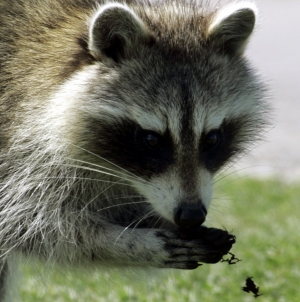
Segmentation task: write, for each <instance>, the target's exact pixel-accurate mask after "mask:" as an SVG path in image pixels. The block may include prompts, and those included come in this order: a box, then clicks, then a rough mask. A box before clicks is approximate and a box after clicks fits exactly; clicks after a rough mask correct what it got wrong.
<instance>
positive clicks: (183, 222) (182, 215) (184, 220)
mask: <svg viewBox="0 0 300 302" xmlns="http://www.w3.org/2000/svg"><path fill="white" fill-rule="evenodd" d="M206 214H207V210H206V209H205V207H204V206H200V207H197V208H193V207H190V206H188V205H184V206H181V207H179V208H178V210H177V212H176V214H175V223H176V224H177V225H178V226H180V227H182V228H189V227H192V226H196V225H201V224H202V223H203V222H204V221H205V218H206Z"/></svg>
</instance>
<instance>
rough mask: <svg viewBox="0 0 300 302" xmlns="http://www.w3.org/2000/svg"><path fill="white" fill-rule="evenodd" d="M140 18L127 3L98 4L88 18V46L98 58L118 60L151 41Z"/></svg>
mask: <svg viewBox="0 0 300 302" xmlns="http://www.w3.org/2000/svg"><path fill="white" fill-rule="evenodd" d="M153 41H154V38H153V36H152V35H151V34H150V32H149V30H148V28H147V27H146V25H145V24H144V23H143V22H142V20H141V19H140V18H139V17H138V16H137V15H136V14H135V13H134V12H133V11H132V10H131V9H130V8H128V7H127V6H125V5H123V4H119V3H110V4H106V5H103V6H101V7H100V9H99V10H98V11H97V12H96V13H95V15H94V17H93V18H92V20H91V23H90V28H89V43H88V47H89V50H90V52H91V54H92V55H93V56H94V57H95V58H96V59H97V60H105V59H106V58H109V59H112V60H114V61H115V62H120V61H122V60H123V59H126V58H128V57H130V55H131V54H132V53H133V51H134V50H135V49H137V48H138V47H139V45H141V44H142V43H144V44H147V43H149V44H150V43H153Z"/></svg>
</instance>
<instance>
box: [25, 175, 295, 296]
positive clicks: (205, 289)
mask: <svg viewBox="0 0 300 302" xmlns="http://www.w3.org/2000/svg"><path fill="white" fill-rule="evenodd" d="M218 185H219V188H218V189H217V192H216V194H215V198H214V199H213V203H212V207H211V209H210V214H209V219H208V225H209V226H214V227H226V229H227V230H229V231H230V232H232V233H233V234H235V235H236V237H237V243H236V244H235V246H234V248H233V249H232V252H233V253H234V254H235V256H236V257H238V258H240V259H242V261H241V262H238V263H237V264H235V265H228V264H227V263H226V262H224V263H218V264H214V265H203V266H202V267H200V268H198V269H197V270H195V271H167V272H163V273H160V272H158V271H156V270H153V271H150V273H149V274H148V273H147V272H146V273H141V275H143V277H142V278H140V275H139V274H138V273H136V274H135V275H131V274H130V273H127V272H126V273H125V272H123V271H119V272H105V273H104V271H105V270H103V269H102V271H101V269H100V268H99V269H97V268H95V269H90V270H89V271H82V270H78V269H72V270H66V269H64V268H58V267H55V268H54V269H52V270H50V271H47V269H45V266H46V264H41V263H33V262H28V263H27V264H24V265H23V267H22V271H23V279H22V289H21V296H22V299H23V301H30V302H34V301H45V302H47V301H51V302H52V301H64V302H65V301H78V302H80V301H88V302H93V301H100V302H101V301H102V302H106V301H109V302H111V301H112V302H119V301H122V302H135V301H136V302H152V301H153V302H154V301H155V302H171V301H174V302H177V301H180V302H185V301H187V302H193V301H205V302H210V301H214V302H215V301H222V302H224V301H225V302H226V301H234V302H236V301H237V302H240V301H246V302H247V301H254V298H253V296H252V295H251V294H249V293H245V292H243V291H242V290H241V287H242V286H243V285H244V283H245V279H246V277H248V276H251V277H254V281H255V283H256V284H257V285H258V286H259V287H260V292H261V293H263V296H261V297H259V298H258V300H257V301H264V302H265V301H272V302H273V301H280V302H284V301H287V302H290V301H292V302H293V301H300V289H299V284H300V185H297V184H293V185H292V184H290V185H288V184H284V183H281V182H279V181H275V180H251V179H244V180H242V179H241V180H236V181H232V182H229V183H223V184H221V183H217V186H218ZM45 270H46V271H47V272H45ZM139 279H142V280H144V281H140V280H139Z"/></svg>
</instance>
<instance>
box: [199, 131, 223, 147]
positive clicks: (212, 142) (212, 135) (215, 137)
mask: <svg viewBox="0 0 300 302" xmlns="http://www.w3.org/2000/svg"><path fill="white" fill-rule="evenodd" d="M220 140H221V133H220V131H219V130H212V131H210V132H208V134H207V135H206V136H205V138H204V142H203V144H204V148H205V149H212V148H214V147H216V146H217V145H218V144H219V142H220Z"/></svg>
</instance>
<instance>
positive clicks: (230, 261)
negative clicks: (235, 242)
mask: <svg viewBox="0 0 300 302" xmlns="http://www.w3.org/2000/svg"><path fill="white" fill-rule="evenodd" d="M228 254H229V255H230V256H231V257H230V258H228V259H224V258H222V259H221V261H220V262H228V264H229V265H232V264H236V263H238V262H240V261H242V260H241V259H238V258H236V257H235V255H234V254H232V253H228Z"/></svg>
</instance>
